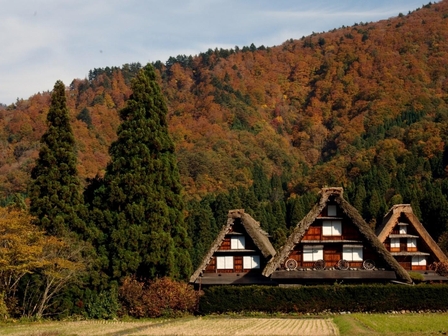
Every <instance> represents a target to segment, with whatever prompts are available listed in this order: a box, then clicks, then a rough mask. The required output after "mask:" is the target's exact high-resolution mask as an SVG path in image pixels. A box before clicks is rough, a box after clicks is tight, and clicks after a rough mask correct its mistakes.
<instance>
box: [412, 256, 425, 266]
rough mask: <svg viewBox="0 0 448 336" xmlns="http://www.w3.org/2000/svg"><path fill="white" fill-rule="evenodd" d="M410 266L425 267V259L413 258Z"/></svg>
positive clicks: (422, 257)
mask: <svg viewBox="0 0 448 336" xmlns="http://www.w3.org/2000/svg"><path fill="white" fill-rule="evenodd" d="M412 266H426V257H424V256H413V257H412Z"/></svg>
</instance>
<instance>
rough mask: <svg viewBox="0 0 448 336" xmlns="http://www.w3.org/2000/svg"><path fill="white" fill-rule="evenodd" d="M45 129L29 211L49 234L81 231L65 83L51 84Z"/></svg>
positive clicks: (82, 222)
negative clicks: (52, 87) (52, 86)
mask: <svg viewBox="0 0 448 336" xmlns="http://www.w3.org/2000/svg"><path fill="white" fill-rule="evenodd" d="M47 123H48V130H47V131H46V132H45V134H44V135H43V136H42V138H41V147H40V151H39V158H38V159H37V162H36V166H35V167H34V168H33V170H32V171H31V183H30V188H29V195H30V201H31V204H30V212H31V214H32V215H33V216H35V218H36V224H37V225H40V226H41V227H42V228H43V229H45V230H46V231H47V233H49V234H51V235H57V236H62V235H66V234H67V233H69V232H70V231H75V232H78V233H83V231H85V224H84V221H83V220H82V219H80V215H79V214H80V212H81V211H83V209H84V208H83V198H82V193H81V184H80V181H79V178H78V172H77V168H76V165H77V155H76V146H75V138H74V136H73V133H72V129H71V126H70V120H69V113H68V109H67V106H66V97H65V86H64V83H62V82H61V81H57V82H56V84H55V85H54V89H53V93H52V95H51V105H50V109H49V111H48V115H47Z"/></svg>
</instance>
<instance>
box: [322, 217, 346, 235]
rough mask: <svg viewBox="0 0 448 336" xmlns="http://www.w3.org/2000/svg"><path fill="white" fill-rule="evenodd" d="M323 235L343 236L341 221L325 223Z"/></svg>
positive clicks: (323, 224)
mask: <svg viewBox="0 0 448 336" xmlns="http://www.w3.org/2000/svg"><path fill="white" fill-rule="evenodd" d="M322 235H323V236H341V235H342V223H341V221H336V220H332V221H323V223H322Z"/></svg>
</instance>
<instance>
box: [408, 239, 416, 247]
mask: <svg viewBox="0 0 448 336" xmlns="http://www.w3.org/2000/svg"><path fill="white" fill-rule="evenodd" d="M408 248H417V239H416V238H408Z"/></svg>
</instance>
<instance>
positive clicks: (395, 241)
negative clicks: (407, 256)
mask: <svg viewBox="0 0 448 336" xmlns="http://www.w3.org/2000/svg"><path fill="white" fill-rule="evenodd" d="M390 247H391V248H400V238H391V239H390Z"/></svg>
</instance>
